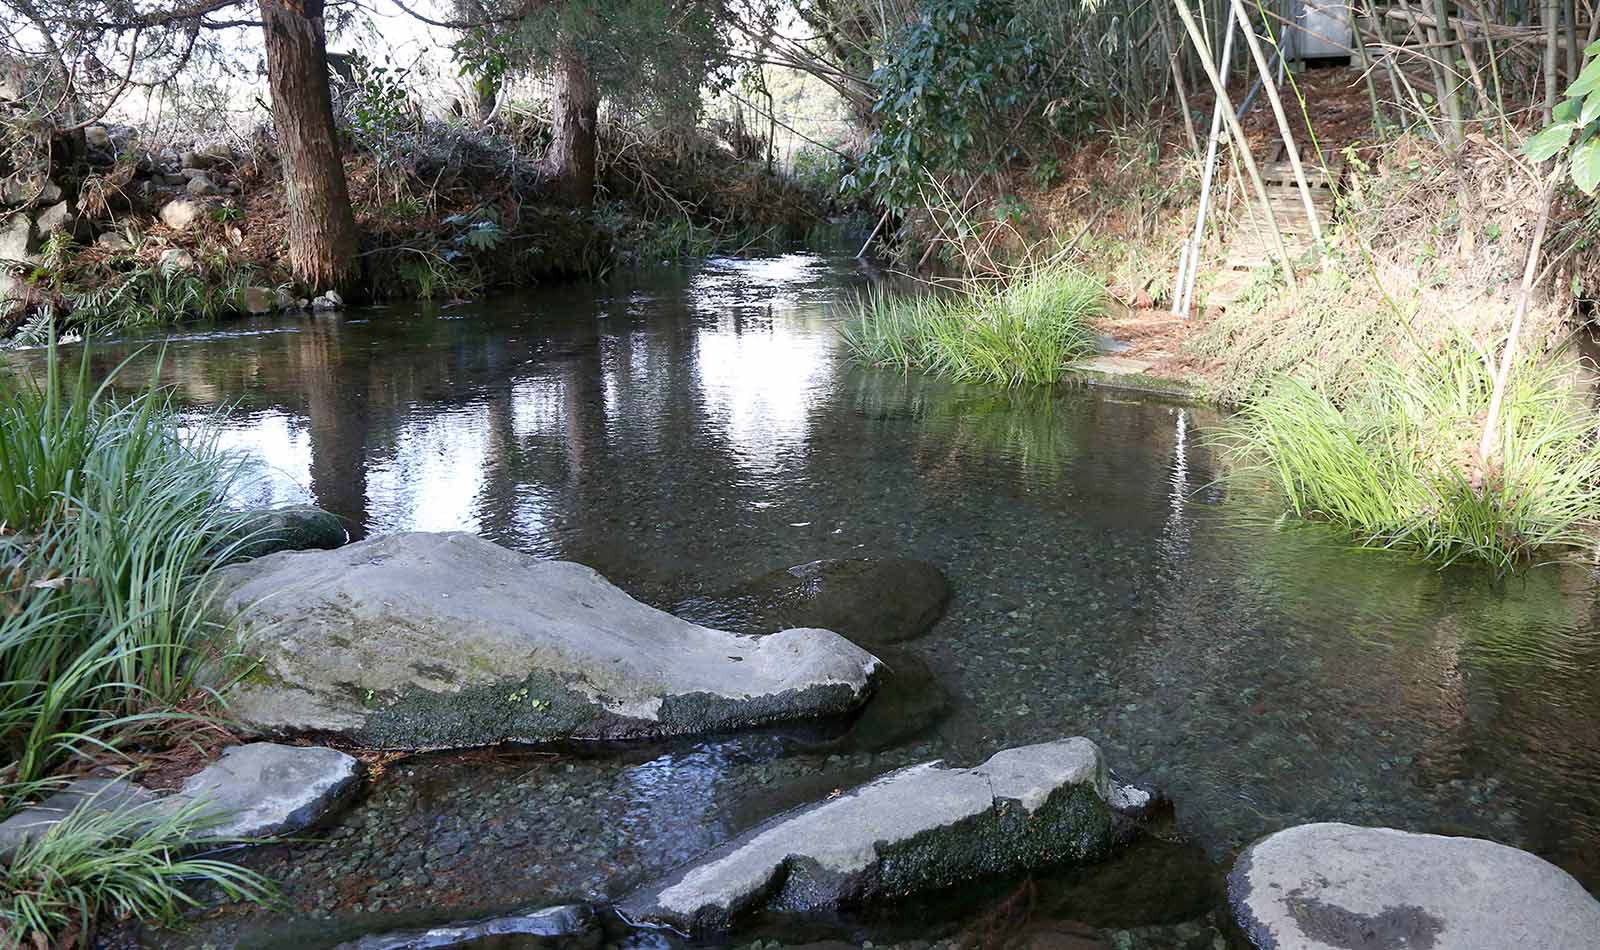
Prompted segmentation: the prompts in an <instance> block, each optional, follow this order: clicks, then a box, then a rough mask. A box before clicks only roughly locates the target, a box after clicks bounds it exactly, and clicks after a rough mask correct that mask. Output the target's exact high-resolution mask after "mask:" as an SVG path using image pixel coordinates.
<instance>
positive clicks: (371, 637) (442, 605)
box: [217, 532, 879, 749]
mask: <svg viewBox="0 0 1600 950" xmlns="http://www.w3.org/2000/svg"><path fill="white" fill-rule="evenodd" d="M219 585H220V589H219V593H220V595H221V596H220V597H219V598H218V601H217V602H218V604H219V609H220V610H221V611H222V612H224V613H225V614H227V615H229V616H232V617H237V620H238V624H237V627H238V630H239V633H238V637H239V643H238V647H239V650H240V652H242V653H243V654H244V655H245V656H247V657H251V658H258V659H259V660H260V662H259V664H258V665H257V666H256V668H255V669H254V671H253V672H252V673H250V674H249V675H248V676H247V677H245V679H244V680H242V681H241V682H239V683H237V684H235V685H233V686H232V688H230V689H229V691H228V694H227V700H228V712H229V714H230V715H231V716H233V717H234V718H236V719H237V720H239V721H240V722H242V723H244V724H245V725H246V726H248V727H251V728H254V729H256V730H258V731H261V732H267V733H305V732H310V733H331V734H336V735H340V736H343V737H346V738H348V739H350V740H352V741H356V742H360V743H363V744H366V745H371V746H377V747H382V748H394V749H423V748H458V747H465V746H476V745H487V744H491V743H496V742H503V741H515V742H532V743H539V742H550V741H555V740H563V739H635V738H654V737H662V736H671V735H691V734H699V733H707V732H716V731H722V730H727V729H735V728H742V727H747V726H760V725H768V724H773V723H779V722H784V721H788V720H796V719H805V718H810V717H818V716H829V715H838V714H843V713H848V712H850V711H851V710H853V709H855V708H856V707H858V706H859V705H860V704H861V703H863V702H864V701H866V699H867V698H868V696H869V695H870V694H871V691H872V689H873V687H874V685H875V683H876V678H877V673H878V667H879V663H878V660H877V658H876V657H874V656H872V655H871V654H870V653H867V652H866V651H864V650H862V649H861V648H859V647H857V646H856V645H854V644H852V643H851V642H849V641H848V640H846V639H844V638H843V637H841V636H839V635H838V634H836V633H832V632H830V631H827V630H819V629H790V630H784V631H782V632H780V633H776V634H773V635H771V636H766V637H755V636H741V635H738V634H733V633H727V632H724V631H721V630H713V629H710V628H707V627H702V626H699V625H698V624H694V623H690V622H689V621H687V620H682V619H680V618H678V617H674V616H672V615H671V614H668V613H665V612H663V611H660V610H656V609H654V608H652V607H647V606H645V605H644V604H641V603H639V602H638V601H636V600H634V599H633V598H632V597H629V596H628V595H627V594H626V593H624V592H622V591H621V590H619V589H618V588H617V587H615V586H613V585H612V584H610V583H609V582H607V581H606V579H605V578H603V577H601V576H600V575H599V574H597V573H596V572H595V571H593V570H591V569H589V568H587V567H584V566H583V565H581V564H572V563H569V562H564V561H541V560H539V559H537V558H533V557H530V556H527V555H524V554H519V553H517V552H514V551H510V550H507V549H506V548H502V547H500V546H498V545H496V544H493V543H491V542H489V541H485V540H483V539H482V538H478V537H475V536H473V535H469V534H454V533H451V534H433V533H428V532H414V533H410V534H397V535H388V536H384V537H379V538H374V539H371V540H367V541H362V542H359V543H357V544H351V545H346V546H344V547H341V548H338V549H335V550H331V551H300V552H281V553H278V554H273V555H270V556H268V557H263V558H258V559H256V560H254V561H249V562H246V563H244V564H240V565H236V566H233V567H230V568H227V569H225V570H224V571H222V572H220V578H219Z"/></svg>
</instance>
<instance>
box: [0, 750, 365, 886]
mask: <svg viewBox="0 0 1600 950" xmlns="http://www.w3.org/2000/svg"><path fill="white" fill-rule="evenodd" d="M361 774H362V766H361V763H360V761H358V760H356V759H354V758H351V757H350V756H348V755H345V754H344V753H343V752H339V751H337V750H334V749H324V748H315V747H300V746H286V745H277V744H275V743H271V742H253V743H249V744H247V745H241V746H233V747H232V748H229V749H227V750H225V751H224V752H223V753H222V757H221V758H219V759H218V760H217V761H215V762H213V763H211V764H210V765H208V766H206V767H205V768H203V769H201V770H200V771H199V772H196V773H195V774H194V775H191V776H190V777H189V778H188V780H187V781H185V782H184V785H183V788H182V790H181V791H178V792H175V793H173V794H170V795H163V794H161V793H158V792H154V791H151V790H150V789H147V788H143V787H142V786H139V785H135V784H134V783H133V782H131V781H129V780H127V779H125V778H115V779H107V778H80V779H76V780H74V781H73V782H71V783H70V784H68V785H67V787H66V788H63V789H62V790H61V791H59V792H57V793H55V794H54V795H51V796H50V797H49V798H47V799H45V800H44V801H42V802H40V803H39V804H37V805H33V806H31V807H29V808H25V809H23V810H22V811H20V812H18V813H16V814H15V815H12V816H11V817H10V818H8V819H6V820H5V821H3V822H0V860H9V858H10V856H11V854H12V853H13V852H14V851H15V850H16V848H17V847H18V846H19V845H21V844H22V842H23V840H24V839H25V838H31V839H37V838H38V837H39V836H40V835H42V834H44V833H45V832H46V831H48V830H49V829H50V828H51V827H52V826H53V825H56V824H58V823H60V822H61V821H62V820H63V819H65V818H66V817H67V816H68V815H70V814H72V813H73V812H74V811H75V810H77V809H80V808H82V809H86V810H88V811H91V812H93V813H96V814H111V813H128V814H129V815H130V816H131V817H133V818H138V819H140V820H141V822H145V823H149V824H154V823H156V822H159V821H161V820H163V819H165V818H167V817H169V816H170V815H172V813H173V812H174V811H176V810H177V809H180V808H183V807H186V806H189V805H194V804H196V803H199V806H200V808H201V815H202V816H203V817H204V819H205V821H204V823H203V824H202V825H200V826H197V827H196V829H195V830H196V834H197V836H199V837H202V838H205V839H208V840H213V841H214V840H245V839H250V838H265V837H270V836H272V835H286V834H294V833H295V832H298V831H304V830H305V829H307V828H310V827H311V826H313V825H315V824H316V823H317V822H318V821H320V820H321V819H322V818H323V817H324V816H326V815H327V814H328V813H330V812H332V811H333V810H334V809H336V808H338V807H339V806H340V805H341V804H343V803H344V802H345V800H346V799H347V798H348V797H349V796H350V795H351V794H353V793H354V792H355V790H356V788H357V786H358V785H359V783H360V780H361Z"/></svg>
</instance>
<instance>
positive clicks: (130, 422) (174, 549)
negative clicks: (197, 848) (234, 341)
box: [0, 341, 260, 946]
mask: <svg viewBox="0 0 1600 950" xmlns="http://www.w3.org/2000/svg"><path fill="white" fill-rule="evenodd" d="M60 362H61V361H60V358H59V356H58V355H57V352H56V349H55V347H54V345H53V341H52V346H51V350H50V353H49V358H48V365H47V371H46V376H45V380H44V382H43V383H42V384H38V383H35V382H34V381H33V380H32V378H31V377H24V376H21V375H20V374H18V375H17V376H15V377H12V378H9V379H5V378H0V816H3V815H5V814H9V813H13V812H15V811H16V810H18V809H19V808H21V807H24V806H25V805H27V804H28V803H29V802H30V801H32V800H35V799H37V798H39V797H40V796H42V795H45V794H47V793H49V792H50V791H52V790H53V789H54V788H56V787H57V786H58V785H59V784H60V782H61V778H60V776H61V775H62V774H63V773H64V772H66V771H70V770H76V769H82V768H85V767H88V766H92V765H95V764H97V763H101V762H105V761H107V760H108V759H109V760H115V759H118V758H120V757H122V756H124V755H125V754H126V753H128V752H130V751H132V750H133V749H134V748H135V747H137V746H140V745H144V746H147V747H159V746H160V745H162V744H163V742H164V738H165V737H166V736H168V735H170V733H171V732H172V731H173V730H174V729H176V728H179V727H180V726H184V725H188V724H193V723H194V722H195V721H196V720H197V719H198V718H199V715H198V714H197V713H195V712H193V711H192V710H194V709H196V708H203V706H204V705H205V700H206V698H207V696H206V694H205V693H204V692H203V691H201V690H199V689H197V687H196V682H195V678H194V674H195V672H196V667H197V666H198V664H199V663H200V662H201V661H202V660H203V659H205V658H206V657H207V656H208V655H209V654H210V652H211V650H212V648H213V643H214V642H215V641H216V640H217V639H218V638H219V637H220V636H221V635H222V634H224V633H225V629H224V628H223V626H222V625H220V624H219V623H218V622H217V621H215V620H214V619H212V618H211V616H210V615H209V612H208V610H207V608H208V598H209V596H210V595H209V594H208V592H207V591H208V588H209V587H210V586H211V585H210V584H208V579H209V578H210V576H211V574H212V572H213V571H214V570H215V569H216V568H217V567H218V565H220V564H222V563H224V562H225V561H227V560H228V559H229V558H230V557H231V556H233V554H234V553H235V552H236V551H237V550H238V546H239V545H240V544H242V543H245V542H246V541H247V540H248V538H245V537H244V528H243V523H244V516H243V515H242V514H240V513H238V512H236V511H235V510H233V509H232V508H231V507H230V506H229V505H228V496H229V487H230V485H231V483H232V480H233V479H234V478H235V477H236V476H237V475H238V474H239V473H240V463H239V462H238V461H237V460H236V459H235V457H234V456H231V455H229V454H227V453H225V452H224V451H222V450H221V449H220V448H219V447H218V445H217V442H216V439H215V433H216V431H217V430H216V427H215V426H214V425H213V424H211V423H210V422H207V421H204V420H202V421H201V422H199V423H194V422H192V421H185V422H184V423H183V424H182V426H181V427H180V422H179V419H178V417H177V414H176V413H175V411H174V408H173V406H172V405H171V404H170V402H169V397H168V394H167V393H165V392H164V391H162V390H160V389H158V388H156V384H155V383H154V382H152V383H151V386H150V387H149V388H148V389H146V390H144V391H143V392H142V393H140V394H139V395H137V396H135V397H133V398H131V399H127V400H120V401H119V400H117V399H115V398H114V397H113V395H112V390H111V380H110V379H108V380H107V381H105V382H104V383H102V384H101V385H99V386H98V387H96V386H94V385H93V384H92V382H91V379H90V371H89V365H90V364H89V359H88V355H87V353H85V354H84V357H83V360H82V362H81V364H80V366H79V370H78V373H77V375H76V378H75V380H73V381H72V382H69V381H68V377H69V376H71V375H72V374H70V373H64V372H63V371H62V368H61V365H60ZM114 377H115V373H113V374H112V378H113V379H114ZM130 820H131V819H130ZM174 821H176V819H174ZM185 821H187V819H185ZM180 824H182V822H179V823H178V824H174V822H173V821H162V822H157V823H155V824H153V825H149V826H148V827H147V826H146V823H138V824H127V823H125V824H123V825H120V826H119V825H118V824H117V823H116V822H114V821H110V820H104V821H102V820H96V819H91V818H89V817H88V816H87V815H84V816H82V817H81V819H74V820H73V821H71V822H67V823H64V824H63V825H62V826H58V830H57V831H55V832H52V833H51V835H48V836H45V837H42V838H40V839H38V840H34V841H32V842H31V843H30V844H29V845H28V846H27V847H25V848H23V849H22V851H21V852H20V853H19V854H18V856H17V857H16V859H15V860H14V861H13V862H12V864H11V867H10V869H9V870H7V871H5V872H0V881H3V883H4V887H5V890H4V893H0V920H3V921H4V926H5V928H6V934H5V936H6V937H7V939H8V940H10V941H12V942H10V943H7V944H5V945H7V946H12V945H18V944H31V945H39V946H49V945H52V943H53V941H56V940H58V939H60V938H62V937H63V935H70V934H73V933H76V934H78V935H80V936H83V935H86V934H87V933H88V932H89V930H90V929H91V927H92V924H93V920H94V918H95V916H96V915H97V914H98V913H99V912H100V911H102V910H113V911H116V910H138V911H150V912H152V914H153V915H154V916H156V917H161V916H163V915H164V914H166V913H167V912H168V911H170V910H172V909H173V908H176V907H177V906H178V905H179V904H181V903H183V898H182V897H181V896H180V895H179V894H178V893H177V892H176V888H177V886H178V881H179V880H180V879H183V878H186V877H198V878H201V879H206V880H210V881H212V882H214V883H217V884H219V885H221V886H222V887H223V888H224V889H225V890H227V889H229V888H233V889H235V890H236V891H238V892H239V893H241V894H243V893H251V894H256V893H260V890H259V888H258V887H257V886H256V882H255V879H253V878H251V877H249V876H247V875H245V873H244V872H242V871H237V870H235V869H231V868H228V869H227V870H222V869H223V868H226V867H227V866H225V865H214V864H211V863H196V862H193V861H182V860H179V858H178V857H177V856H176V852H175V841H176V836H178V835H179V833H180V831H181V828H180V827H179V825H180ZM184 827H187V825H185V826H184Z"/></svg>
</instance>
